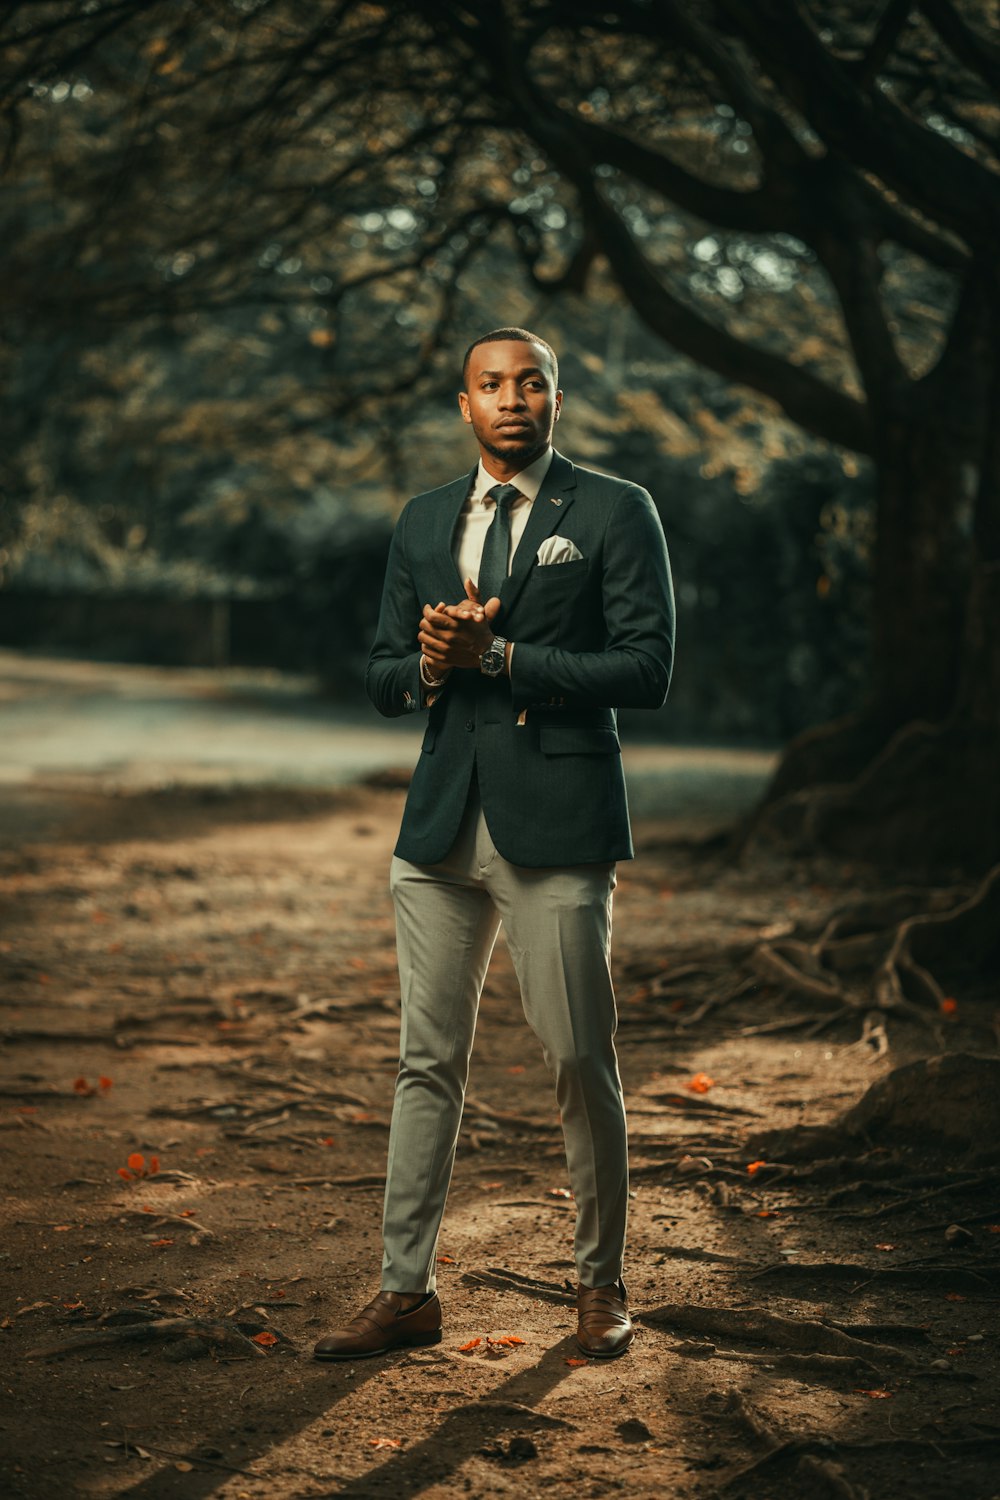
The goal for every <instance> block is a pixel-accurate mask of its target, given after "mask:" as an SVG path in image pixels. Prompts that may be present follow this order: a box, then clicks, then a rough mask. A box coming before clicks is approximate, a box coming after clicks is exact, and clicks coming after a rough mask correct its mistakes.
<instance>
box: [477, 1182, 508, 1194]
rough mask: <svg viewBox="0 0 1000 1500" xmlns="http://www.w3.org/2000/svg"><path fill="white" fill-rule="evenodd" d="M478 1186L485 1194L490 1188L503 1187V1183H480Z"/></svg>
mask: <svg viewBox="0 0 1000 1500" xmlns="http://www.w3.org/2000/svg"><path fill="white" fill-rule="evenodd" d="M479 1186H480V1187H481V1188H482V1190H483V1192H484V1193H485V1192H488V1190H489V1189H490V1188H499V1187H503V1183H502V1182H481V1183H480V1184H479Z"/></svg>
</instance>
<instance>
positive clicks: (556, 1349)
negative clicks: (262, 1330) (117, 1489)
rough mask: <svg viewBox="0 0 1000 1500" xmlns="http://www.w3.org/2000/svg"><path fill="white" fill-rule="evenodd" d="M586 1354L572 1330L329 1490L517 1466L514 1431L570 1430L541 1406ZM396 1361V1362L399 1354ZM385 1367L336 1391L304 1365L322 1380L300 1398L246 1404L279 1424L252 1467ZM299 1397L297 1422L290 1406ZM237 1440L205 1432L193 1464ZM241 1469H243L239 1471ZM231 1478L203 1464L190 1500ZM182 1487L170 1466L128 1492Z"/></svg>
mask: <svg viewBox="0 0 1000 1500" xmlns="http://www.w3.org/2000/svg"><path fill="white" fill-rule="evenodd" d="M579 1353H580V1351H579V1349H578V1348H577V1345H576V1342H575V1340H574V1339H573V1338H572V1337H570V1336H569V1335H567V1336H566V1337H565V1338H563V1339H560V1341H559V1343H558V1344H555V1345H554V1346H553V1347H552V1348H551V1349H548V1350H546V1352H545V1353H544V1354H543V1355H542V1357H541V1359H540V1360H539V1361H538V1362H537V1364H534V1365H532V1366H531V1367H530V1368H529V1369H526V1370H520V1371H518V1372H517V1373H516V1374H514V1375H511V1377H510V1379H509V1380H506V1381H505V1382H504V1383H503V1384H502V1385H500V1386H498V1387H497V1389H496V1390H495V1391H493V1392H492V1394H491V1395H489V1396H488V1397H486V1398H484V1399H482V1400H473V1401H468V1402H464V1403H463V1404H462V1405H460V1406H456V1407H455V1408H454V1409H453V1410H452V1411H449V1412H447V1413H444V1414H442V1420H441V1423H440V1425H439V1426H438V1427H437V1428H436V1429H435V1430H434V1431H433V1432H432V1433H430V1434H429V1435H428V1436H427V1437H426V1438H424V1439H423V1441H422V1442H419V1443H415V1444H414V1445H413V1447H411V1448H407V1449H406V1451H405V1452H403V1451H400V1452H398V1453H393V1455H392V1457H391V1458H389V1459H388V1460H387V1461H383V1462H380V1463H378V1464H376V1465H374V1466H373V1467H372V1468H370V1469H368V1470H366V1472H365V1473H364V1474H361V1475H358V1476H357V1477H356V1478H354V1479H344V1480H338V1479H337V1478H336V1475H335V1474H333V1473H331V1474H330V1475H329V1480H330V1483H331V1488H330V1489H329V1490H328V1491H326V1492H325V1494H326V1495H328V1496H330V1497H333V1496H338V1497H340V1496H347V1497H351V1496H353V1497H355V1500H371V1496H372V1494H374V1493H376V1492H378V1493H383V1492H384V1493H388V1494H396V1495H408V1496H409V1495H415V1494H418V1493H419V1492H420V1491H421V1490H422V1489H426V1488H427V1487H429V1486H430V1485H432V1484H435V1483H439V1482H440V1481H441V1480H442V1479H446V1478H447V1477H448V1476H449V1475H450V1474H452V1473H454V1472H455V1470H457V1469H459V1468H461V1466H462V1464H464V1463H465V1461H466V1460H467V1459H468V1458H471V1457H472V1456H473V1455H474V1454H476V1453H481V1452H484V1451H485V1452H486V1456H488V1457H491V1458H495V1459H496V1461H497V1462H498V1464H500V1465H502V1466H503V1467H510V1468H513V1467H516V1466H517V1464H518V1463H519V1462H520V1461H521V1460H520V1458H519V1454H518V1446H517V1444H515V1446H514V1452H513V1453H511V1452H510V1451H509V1446H508V1449H507V1450H504V1449H503V1448H502V1447H501V1445H500V1444H499V1441H498V1440H499V1439H500V1437H501V1436H504V1437H508V1438H509V1437H510V1436H511V1435H512V1434H521V1433H532V1432H541V1431H554V1430H556V1429H561V1430H566V1429H568V1428H569V1427H570V1426H571V1425H572V1424H570V1423H569V1422H567V1421H564V1420H563V1419H562V1418H560V1417H550V1416H546V1415H545V1414H544V1413H542V1412H538V1411H536V1410H535V1407H536V1405H537V1403H538V1402H540V1401H541V1400H542V1399H543V1398H544V1397H545V1396H546V1395H547V1394H548V1393H549V1392H550V1391H552V1390H554V1389H555V1387H556V1386H557V1385H559V1384H560V1382H561V1381H562V1380H564V1379H565V1378H566V1377H567V1376H568V1375H569V1373H570V1371H569V1370H568V1369H567V1366H566V1361H567V1359H570V1358H574V1357H577V1358H578V1357H579ZM389 1358H390V1360H391V1359H392V1356H390V1357H389ZM303 1364H305V1365H307V1366H310V1367H311V1362H310V1361H308V1360H303ZM386 1367H387V1361H386V1360H384V1359H373V1360H371V1361H369V1362H368V1363H367V1366H366V1367H362V1366H360V1364H358V1363H355V1364H352V1365H348V1366H341V1367H339V1368H338V1367H336V1366H334V1367H333V1370H334V1371H335V1372H336V1374H338V1375H340V1376H341V1377H343V1376H346V1375H347V1371H348V1370H350V1371H352V1372H353V1373H352V1376H351V1378H348V1379H344V1378H341V1379H340V1380H338V1381H337V1385H336V1387H335V1389H334V1390H333V1391H331V1390H330V1389H329V1382H330V1376H331V1366H330V1365H326V1366H325V1367H323V1368H322V1369H320V1368H319V1367H318V1366H316V1367H311V1368H309V1369H308V1370H304V1371H303V1374H314V1375H315V1380H314V1381H313V1382H311V1383H310V1385H308V1386H307V1387H306V1388H305V1389H304V1390H300V1391H297V1392H296V1394H295V1396H294V1398H293V1397H292V1396H291V1395H290V1392H289V1391H288V1388H287V1386H285V1385H282V1387H281V1389H280V1391H279V1392H277V1393H276V1394H275V1396H274V1397H273V1399H272V1400H270V1401H268V1402H267V1403H266V1404H262V1405H260V1406H254V1405H252V1404H249V1403H248V1404H247V1406H246V1407H245V1408H244V1410H245V1412H246V1414H247V1415H251V1416H253V1418H254V1419H255V1421H257V1422H258V1423H261V1424H262V1423H265V1422H268V1421H269V1420H270V1421H272V1422H273V1429H272V1432H271V1435H270V1437H269V1438H268V1439H265V1438H264V1437H263V1435H262V1436H261V1437H260V1438H258V1439H257V1441H256V1443H255V1444H254V1446H255V1447H256V1450H257V1452H256V1454H254V1453H253V1452H251V1453H247V1454H246V1456H245V1458H244V1459H243V1463H244V1464H251V1463H253V1462H254V1458H255V1457H256V1458H258V1459H266V1455H267V1453H268V1451H269V1450H270V1449H271V1448H273V1447H275V1446H280V1445H281V1444H282V1443H283V1442H285V1441H286V1440H287V1439H288V1438H289V1437H291V1436H292V1435H293V1434H294V1432H295V1430H296V1428H299V1429H301V1428H303V1427H307V1426H309V1425H310V1424H311V1423H312V1422H316V1421H319V1420H321V1419H322V1418H323V1417H329V1416H330V1415H331V1414H332V1412H333V1409H334V1408H335V1407H336V1406H337V1405H339V1403H340V1402H341V1401H343V1400H344V1399H345V1397H348V1396H350V1395H353V1394H354V1393H355V1392H356V1391H358V1390H359V1389H360V1388H361V1387H362V1386H363V1385H365V1384H366V1383H367V1382H368V1381H369V1380H371V1379H373V1378H374V1377H376V1376H377V1375H378V1374H380V1373H381V1372H382V1371H384V1370H385V1369H386ZM293 1400H294V1404H295V1410H294V1419H292V1418H293V1413H292V1411H291V1410H290V1407H291V1405H292V1401H293ZM231 1437H232V1434H231V1432H229V1431H227V1432H223V1433H220V1434H219V1435H218V1437H217V1438H216V1439H214V1440H213V1438H212V1436H211V1435H210V1434H208V1433H206V1434H204V1435H203V1436H202V1437H201V1439H200V1440H199V1442H198V1443H197V1444H195V1445H192V1450H191V1454H190V1459H191V1462H193V1463H197V1462H198V1459H197V1451H198V1449H200V1448H201V1449H203V1448H205V1447H210V1446H213V1443H214V1444H216V1445H217V1446H218V1447H220V1448H222V1449H223V1451H225V1448H226V1445H227V1443H231ZM491 1444H492V1446H493V1449H494V1452H492V1453H491V1452H489V1448H490V1445H491ZM329 1447H330V1450H331V1452H332V1453H333V1454H336V1453H337V1452H338V1445H337V1443H336V1441H335V1440H331V1442H330V1444H329ZM528 1451H530V1450H528ZM525 1456H527V1453H526V1455H525ZM236 1472H237V1473H238V1472H240V1471H239V1470H238V1469H237V1471H236ZM232 1477H233V1469H232V1468H230V1467H225V1468H223V1467H222V1466H221V1465H220V1469H218V1470H216V1471H215V1472H211V1471H207V1470H205V1469H202V1470H201V1471H200V1472H199V1471H195V1472H194V1473H189V1474H185V1476H184V1492H185V1495H186V1496H188V1497H189V1500H199V1497H206V1496H209V1495H211V1494H212V1493H213V1492H214V1491H215V1490H216V1489H217V1488H218V1487H219V1486H220V1485H222V1484H225V1483H228V1482H230V1481H231V1480H232ZM247 1477H248V1478H249V1477H251V1473H250V1471H247ZM253 1477H256V1478H257V1479H258V1481H264V1482H265V1483H266V1482H267V1480H268V1479H269V1477H270V1476H269V1475H268V1473H267V1471H266V1469H263V1470H262V1471H261V1472H260V1473H259V1474H257V1475H254V1476H253ZM303 1477H304V1476H303ZM310 1477H311V1478H312V1480H313V1481H316V1480H319V1481H321V1482H322V1480H323V1479H324V1478H327V1476H326V1475H324V1473H323V1472H322V1471H321V1470H320V1471H314V1472H313V1473H312V1474H311V1475H310ZM176 1484H177V1475H176V1474H175V1473H174V1472H173V1471H172V1470H171V1469H169V1468H168V1469H161V1470H158V1471H157V1472H156V1473H154V1474H150V1475H149V1477H148V1478H146V1479H143V1480H140V1481H139V1482H138V1483H137V1484H135V1485H133V1486H131V1487H130V1488H129V1489H127V1490H125V1491H123V1492H122V1493H123V1495H125V1496H127V1497H129V1500H160V1497H166V1496H168V1495H169V1496H173V1495H175V1494H176Z"/></svg>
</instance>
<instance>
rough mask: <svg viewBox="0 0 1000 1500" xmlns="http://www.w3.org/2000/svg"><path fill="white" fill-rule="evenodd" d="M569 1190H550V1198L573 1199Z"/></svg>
mask: <svg viewBox="0 0 1000 1500" xmlns="http://www.w3.org/2000/svg"><path fill="white" fill-rule="evenodd" d="M572 1196H573V1194H572V1193H571V1192H570V1190H569V1188H549V1197H550V1198H572Z"/></svg>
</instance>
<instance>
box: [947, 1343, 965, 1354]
mask: <svg viewBox="0 0 1000 1500" xmlns="http://www.w3.org/2000/svg"><path fill="white" fill-rule="evenodd" d="M944 1352H945V1354H950V1355H952V1356H954V1355H956V1354H964V1353H965V1345H964V1344H959V1345H958V1346H957V1348H955V1349H946V1350H945V1351H944Z"/></svg>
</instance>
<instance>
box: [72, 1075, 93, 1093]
mask: <svg viewBox="0 0 1000 1500" xmlns="http://www.w3.org/2000/svg"><path fill="white" fill-rule="evenodd" d="M73 1088H74V1089H75V1090H76V1092H77V1093H78V1094H92V1093H93V1092H94V1090H93V1089H92V1088H91V1087H90V1084H89V1083H88V1082H87V1080H86V1078H74V1079H73Z"/></svg>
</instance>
